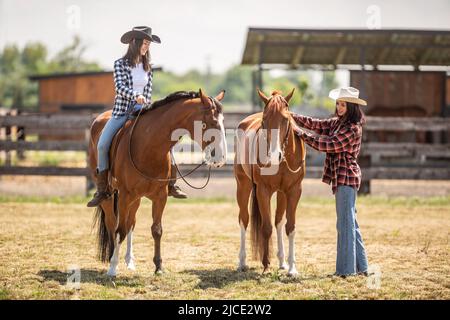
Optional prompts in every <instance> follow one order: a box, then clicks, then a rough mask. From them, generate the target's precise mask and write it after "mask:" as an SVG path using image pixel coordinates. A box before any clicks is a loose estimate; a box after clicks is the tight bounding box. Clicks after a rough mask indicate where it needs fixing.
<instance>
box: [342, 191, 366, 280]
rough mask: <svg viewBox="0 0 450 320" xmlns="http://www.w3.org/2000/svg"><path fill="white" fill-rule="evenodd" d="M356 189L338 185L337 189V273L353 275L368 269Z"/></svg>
mask: <svg viewBox="0 0 450 320" xmlns="http://www.w3.org/2000/svg"><path fill="white" fill-rule="evenodd" d="M355 204H356V189H355V188H353V187H349V186H338V188H337V191H336V213H337V223H336V228H337V257H336V273H337V274H338V275H351V274H356V273H358V272H366V271H367V266H368V263H367V256H366V250H365V248H364V242H363V239H362V237H361V232H360V230H359V225H358V222H357V221H356V212H357V211H356V206H355Z"/></svg>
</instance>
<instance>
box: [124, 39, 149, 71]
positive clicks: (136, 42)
mask: <svg viewBox="0 0 450 320" xmlns="http://www.w3.org/2000/svg"><path fill="white" fill-rule="evenodd" d="M143 43H144V39H133V40H131V41H130V43H129V44H128V50H127V53H125V55H124V56H123V58H124V59H127V60H128V62H129V63H130V65H131V66H132V67H135V66H136V63H137V62H138V61H139V59H138V58H139V57H140V54H141V47H142V44H143ZM141 60H142V66H143V67H144V70H145V71H147V72H148V71H149V70H150V61H151V58H150V48H149V49H148V50H147V53H146V54H145V55H143V56H141Z"/></svg>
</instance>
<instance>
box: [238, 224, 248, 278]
mask: <svg viewBox="0 0 450 320" xmlns="http://www.w3.org/2000/svg"><path fill="white" fill-rule="evenodd" d="M240 225H241V248H240V250H239V267H238V270H239V271H245V270H247V268H248V267H247V265H246V264H245V258H246V256H247V253H246V252H245V233H246V230H245V227H244V224H243V223H242V221H241V222H240Z"/></svg>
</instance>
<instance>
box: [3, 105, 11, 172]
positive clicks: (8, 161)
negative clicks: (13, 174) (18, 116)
mask: <svg viewBox="0 0 450 320" xmlns="http://www.w3.org/2000/svg"><path fill="white" fill-rule="evenodd" d="M6 115H7V116H11V115H12V113H11V111H8V112H7V113H6ZM11 135H12V127H10V126H6V127H5V141H11V140H12V139H11ZM5 166H6V167H10V166H11V151H10V150H6V152H5Z"/></svg>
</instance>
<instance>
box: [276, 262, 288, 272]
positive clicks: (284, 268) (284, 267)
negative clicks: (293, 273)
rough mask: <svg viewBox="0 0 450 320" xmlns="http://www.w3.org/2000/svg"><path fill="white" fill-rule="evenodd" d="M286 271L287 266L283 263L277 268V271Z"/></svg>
mask: <svg viewBox="0 0 450 320" xmlns="http://www.w3.org/2000/svg"><path fill="white" fill-rule="evenodd" d="M287 269H288V265H287V263H286V262H284V263H283V264H282V265H281V266H280V267H279V268H278V270H287Z"/></svg>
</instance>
